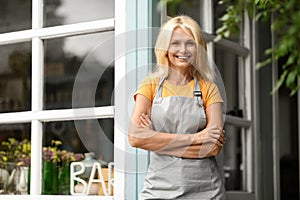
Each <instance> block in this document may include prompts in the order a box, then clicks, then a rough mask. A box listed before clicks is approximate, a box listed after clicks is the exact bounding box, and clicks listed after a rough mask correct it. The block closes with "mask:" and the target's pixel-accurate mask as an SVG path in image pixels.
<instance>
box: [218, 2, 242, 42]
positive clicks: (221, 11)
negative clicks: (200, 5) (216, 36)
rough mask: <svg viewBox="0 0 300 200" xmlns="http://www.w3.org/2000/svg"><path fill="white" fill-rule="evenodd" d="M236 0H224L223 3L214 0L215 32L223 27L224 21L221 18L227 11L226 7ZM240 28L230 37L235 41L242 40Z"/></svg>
mask: <svg viewBox="0 0 300 200" xmlns="http://www.w3.org/2000/svg"><path fill="white" fill-rule="evenodd" d="M234 3H235V2H234V1H231V2H230V1H223V4H220V3H219V0H214V12H215V14H214V30H215V32H216V31H217V30H218V29H219V28H220V27H222V22H221V21H220V18H221V17H222V16H223V15H224V14H225V13H226V9H227V8H228V6H230V5H232V4H234ZM240 30H241V29H238V30H237V32H236V33H232V34H231V36H230V37H229V38H226V39H229V40H231V41H233V42H237V43H238V42H239V41H240Z"/></svg>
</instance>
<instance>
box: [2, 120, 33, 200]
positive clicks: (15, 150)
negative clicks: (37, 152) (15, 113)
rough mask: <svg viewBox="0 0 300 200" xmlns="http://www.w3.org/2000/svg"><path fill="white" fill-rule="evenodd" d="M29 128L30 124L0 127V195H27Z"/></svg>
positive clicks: (29, 146) (29, 148) (29, 151)
mask: <svg viewBox="0 0 300 200" xmlns="http://www.w3.org/2000/svg"><path fill="white" fill-rule="evenodd" d="M30 127H31V125H30V123H24V124H1V125H0V130H1V134H0V195H1V194H28V179H27V177H28V170H29V165H30V153H31V145H30ZM22 175H23V176H22ZM21 176H22V177H24V178H25V177H26V178H25V179H21ZM20 186H21V187H20ZM0 198H1V197H0Z"/></svg>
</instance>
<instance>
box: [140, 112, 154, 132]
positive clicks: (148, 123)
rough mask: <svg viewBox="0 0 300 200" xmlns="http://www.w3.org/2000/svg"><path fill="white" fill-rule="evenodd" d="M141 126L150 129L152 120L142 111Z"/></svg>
mask: <svg viewBox="0 0 300 200" xmlns="http://www.w3.org/2000/svg"><path fill="white" fill-rule="evenodd" d="M140 120H141V127H143V128H146V129H150V130H152V121H151V119H150V117H149V115H148V114H145V113H142V114H141V115H140Z"/></svg>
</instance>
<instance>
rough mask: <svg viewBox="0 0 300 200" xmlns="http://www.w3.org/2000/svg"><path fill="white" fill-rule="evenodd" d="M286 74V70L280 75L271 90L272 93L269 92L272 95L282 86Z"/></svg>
mask: <svg viewBox="0 0 300 200" xmlns="http://www.w3.org/2000/svg"><path fill="white" fill-rule="evenodd" d="M287 74H288V71H287V70H286V71H284V72H283V73H282V74H281V76H280V78H279V80H278V81H277V82H276V85H275V87H274V88H273V90H272V92H271V93H272V94H274V93H275V92H276V91H277V90H278V89H279V88H280V87H281V86H282V84H283V83H284V80H285V77H286V75H287Z"/></svg>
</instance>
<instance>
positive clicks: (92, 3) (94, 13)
mask: <svg viewBox="0 0 300 200" xmlns="http://www.w3.org/2000/svg"><path fill="white" fill-rule="evenodd" d="M114 2H115V1H114V0H44V12H45V17H44V20H45V21H44V24H45V26H46V27H49V26H57V25H64V24H72V23H79V22H88V21H93V20H100V19H107V18H113V17H114Z"/></svg>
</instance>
